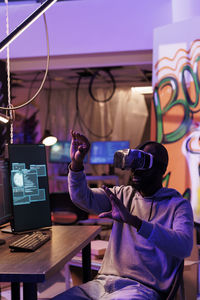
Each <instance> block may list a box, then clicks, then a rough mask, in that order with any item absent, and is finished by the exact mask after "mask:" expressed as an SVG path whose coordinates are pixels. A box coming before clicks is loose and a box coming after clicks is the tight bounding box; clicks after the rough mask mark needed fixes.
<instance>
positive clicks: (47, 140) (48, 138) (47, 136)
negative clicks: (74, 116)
mask: <svg viewBox="0 0 200 300" xmlns="http://www.w3.org/2000/svg"><path fill="white" fill-rule="evenodd" d="M56 142H57V137H55V136H54V135H52V134H51V133H50V130H48V129H46V130H45V132H44V136H43V138H42V144H44V145H45V146H52V145H54V144H55V143H56Z"/></svg>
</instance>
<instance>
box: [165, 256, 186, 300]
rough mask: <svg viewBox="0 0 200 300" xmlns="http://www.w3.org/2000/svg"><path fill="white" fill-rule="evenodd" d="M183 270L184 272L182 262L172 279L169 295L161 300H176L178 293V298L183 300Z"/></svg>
mask: <svg viewBox="0 0 200 300" xmlns="http://www.w3.org/2000/svg"><path fill="white" fill-rule="evenodd" d="M183 270H184V260H183V261H182V263H181V264H180V266H179V268H178V270H177V272H176V275H175V277H174V280H173V282H172V285H171V288H170V291H169V294H168V295H167V296H166V298H163V300H164V299H165V300H174V299H176V296H177V293H178V292H179V298H180V299H181V300H184V299H185V293H184V284H183Z"/></svg>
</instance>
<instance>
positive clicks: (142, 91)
mask: <svg viewBox="0 0 200 300" xmlns="http://www.w3.org/2000/svg"><path fill="white" fill-rule="evenodd" d="M131 90H132V91H133V92H134V93H139V94H152V93H153V88H152V86H138V87H132V88H131Z"/></svg>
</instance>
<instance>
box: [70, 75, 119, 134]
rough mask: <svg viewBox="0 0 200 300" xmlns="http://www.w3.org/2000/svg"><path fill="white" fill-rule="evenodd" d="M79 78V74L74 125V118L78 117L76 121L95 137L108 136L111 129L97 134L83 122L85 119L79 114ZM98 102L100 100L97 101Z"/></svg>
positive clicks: (80, 77)
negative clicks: (104, 133)
mask: <svg viewBox="0 0 200 300" xmlns="http://www.w3.org/2000/svg"><path fill="white" fill-rule="evenodd" d="M81 79H82V76H81V75H80V76H79V78H78V82H77V85H76V117H75V122H74V125H75V123H76V118H78V121H79V123H80V124H81V125H83V126H84V127H85V128H86V129H87V131H88V132H89V133H90V134H91V135H93V136H95V137H97V138H102V139H106V138H108V137H109V136H110V135H111V134H112V132H113V129H112V128H111V129H110V131H109V132H108V133H107V134H106V135H99V134H96V133H94V132H93V131H92V130H91V129H90V128H89V127H88V126H87V125H86V123H85V121H84V120H83V118H82V117H81V114H80V109H79V87H80V82H81ZM109 100H110V99H109ZM98 102H100V101H98Z"/></svg>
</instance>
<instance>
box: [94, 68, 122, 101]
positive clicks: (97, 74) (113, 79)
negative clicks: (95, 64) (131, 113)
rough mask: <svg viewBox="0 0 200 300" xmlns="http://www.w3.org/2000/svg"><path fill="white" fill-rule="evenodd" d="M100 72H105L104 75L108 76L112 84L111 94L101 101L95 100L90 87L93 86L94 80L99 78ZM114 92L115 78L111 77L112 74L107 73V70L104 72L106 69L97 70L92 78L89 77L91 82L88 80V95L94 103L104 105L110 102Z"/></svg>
mask: <svg viewBox="0 0 200 300" xmlns="http://www.w3.org/2000/svg"><path fill="white" fill-rule="evenodd" d="M100 72H105V73H106V75H108V77H109V78H110V79H111V82H112V92H111V94H110V96H109V97H108V98H106V99H103V100H99V99H97V98H96V97H95V96H94V94H93V92H92V86H93V84H94V81H95V79H96V78H97V77H98V76H100ZM115 90H116V82H115V78H114V76H113V75H112V73H111V72H110V71H109V70H106V69H102V70H98V71H96V72H95V73H94V74H93V75H92V77H91V80H90V83H89V94H90V97H91V98H92V99H93V100H94V101H95V102H99V103H106V102H108V101H110V100H111V99H112V97H113V95H114V93H115Z"/></svg>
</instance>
